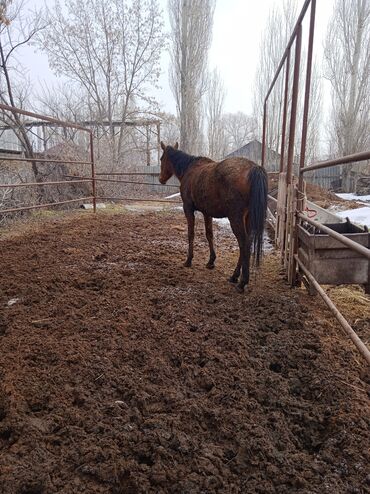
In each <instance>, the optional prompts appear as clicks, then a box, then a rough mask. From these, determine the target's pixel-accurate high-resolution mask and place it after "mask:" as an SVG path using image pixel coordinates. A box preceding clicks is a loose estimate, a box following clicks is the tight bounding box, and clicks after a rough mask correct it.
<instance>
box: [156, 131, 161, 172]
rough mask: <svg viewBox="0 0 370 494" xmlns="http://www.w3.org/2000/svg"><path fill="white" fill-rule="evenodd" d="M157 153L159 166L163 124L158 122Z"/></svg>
mask: <svg viewBox="0 0 370 494" xmlns="http://www.w3.org/2000/svg"><path fill="white" fill-rule="evenodd" d="M157 153H158V166H160V165H161V124H160V123H157Z"/></svg>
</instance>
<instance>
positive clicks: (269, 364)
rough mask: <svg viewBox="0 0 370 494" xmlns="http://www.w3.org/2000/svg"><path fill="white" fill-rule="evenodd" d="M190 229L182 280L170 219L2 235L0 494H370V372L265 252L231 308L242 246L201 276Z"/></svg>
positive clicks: (88, 222)
mask: <svg viewBox="0 0 370 494" xmlns="http://www.w3.org/2000/svg"><path fill="white" fill-rule="evenodd" d="M197 228H198V235H197V237H196V248H195V260H194V266H193V268H192V269H187V268H184V267H183V266H182V262H183V261H184V259H185V253H186V231H185V221H184V218H183V215H182V213H181V212H180V211H168V210H165V211H157V212H155V211H151V210H150V209H148V210H147V211H142V212H137V211H134V210H133V208H130V209H126V210H125V211H123V212H120V213H115V214H112V213H109V212H99V214H98V215H97V217H96V218H94V217H93V214H92V213H91V212H85V213H79V214H74V215H71V216H65V217H63V218H61V219H59V218H48V219H45V221H44V220H43V221H41V222H40V221H39V222H38V223H37V224H35V225H32V224H31V226H28V227H27V228H23V229H21V231H20V232H19V233H15V234H12V235H9V234H6V235H3V238H2V240H1V244H0V245H1V248H0V264H1V275H0V276H1V279H0V290H1V292H0V346H1V353H0V492H1V493H4V494H13V493H14V494H54V493H63V494H72V493H73V494H79V493H88V494H90V493H92V494H95V493H112V494H118V493H122V494H139V493H159V494H160V493H163V494H164V493H179V494H193V493H194V494H196V493H204V494H205V493H225V494H236V493H243V494H249V493H250V494H252V493H260V494H269V493H271V494H272V493H280V494H286V493H303V494H315V493H317V494H318V493H320V494H333V493H335V494H339V493H350V494H361V493H365V492H370V472H369V470H368V467H369V465H370V454H369V444H370V432H369V431H370V428H369V375H368V373H367V372H366V364H365V363H364V361H363V360H362V359H361V357H360V355H359V354H358V353H357V352H356V351H355V350H354V349H353V347H352V344H351V343H350V342H349V340H348V339H347V337H346V336H345V335H344V334H343V333H342V332H341V330H340V328H339V327H338V325H337V324H336V323H335V322H334V320H333V319H332V317H331V316H330V314H329V312H328V311H327V310H326V309H325V308H324V306H323V304H322V303H321V302H320V300H319V299H317V298H311V297H309V296H308V295H307V293H306V292H305V291H304V290H303V289H294V290H292V289H290V288H289V287H288V286H287V284H286V282H285V280H284V277H283V274H282V272H281V270H280V267H279V260H278V258H277V257H276V255H275V254H274V253H270V254H268V255H267V256H266V257H265V259H264V263H263V267H262V269H261V270H260V271H259V272H258V273H256V274H255V275H253V276H252V280H251V284H250V288H249V290H248V291H247V292H246V293H245V294H244V295H239V294H238V293H236V291H235V289H234V287H233V286H232V285H230V284H229V283H228V282H227V281H226V278H227V276H229V275H230V273H231V271H232V269H233V267H234V263H235V262H236V257H237V252H236V242H235V239H234V238H233V237H232V236H231V235H230V233H229V232H228V231H227V230H225V228H224V227H220V226H219V227H217V228H216V237H217V245H218V254H219V257H218V259H217V261H216V263H217V267H216V269H215V270H213V271H209V270H207V269H206V268H205V264H206V261H207V245H206V242H205V239H204V235H203V225H202V224H201V222H200V221H198V227H197ZM359 293H360V295H359V297H360V298H359V299H358V300H359V302H356V301H355V302H354V303H353V304H352V305H351V304H347V305H346V307H345V315H346V316H347V317H348V318H349V320H350V322H351V323H353V325H354V327H355V328H356V330H357V331H358V334H359V335H360V336H361V337H362V338H363V339H364V340H365V341H366V340H367V341H368V340H369V336H370V335H369V322H370V309H369V303H368V302H369V299H368V298H367V297H366V296H365V295H364V294H363V293H361V292H359ZM355 300H357V299H355Z"/></svg>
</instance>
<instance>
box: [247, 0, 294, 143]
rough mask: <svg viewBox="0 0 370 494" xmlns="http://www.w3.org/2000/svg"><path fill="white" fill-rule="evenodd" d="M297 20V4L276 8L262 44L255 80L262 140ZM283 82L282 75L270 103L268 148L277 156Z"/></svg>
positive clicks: (286, 3) (288, 1)
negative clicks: (265, 110)
mask: <svg viewBox="0 0 370 494" xmlns="http://www.w3.org/2000/svg"><path fill="white" fill-rule="evenodd" d="M296 16H297V7H296V3H295V2H293V0H284V2H282V3H280V4H279V5H275V6H274V7H273V8H272V10H271V11H270V13H269V16H268V18H267V21H266V26H265V30H264V32H263V35H262V38H261V44H260V63H259V65H258V68H257V71H256V76H255V90H254V103H253V106H254V108H253V114H254V117H255V119H256V122H257V124H258V134H259V136H260V137H261V136H262V121H263V105H264V99H265V96H266V93H267V91H268V88H269V86H270V84H271V82H272V79H273V77H274V74H275V72H276V69H277V67H278V65H279V62H280V60H281V57H282V56H283V53H284V50H285V47H286V45H287V43H288V40H289V38H290V35H291V32H292V30H293V27H294V23H295V19H296ZM283 79H284V78H283V71H282V72H281V75H280V77H279V79H278V81H277V84H276V86H275V89H274V90H273V92H272V93H271V95H270V97H269V100H268V122H267V124H268V130H269V132H268V140H267V146H268V147H269V148H270V149H273V150H275V151H277V152H279V149H278V147H279V139H280V135H279V133H278V132H277V129H278V128H279V126H280V124H281V108H282V103H283V92H282V88H283Z"/></svg>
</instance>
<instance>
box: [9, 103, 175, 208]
mask: <svg viewBox="0 0 370 494" xmlns="http://www.w3.org/2000/svg"><path fill="white" fill-rule="evenodd" d="M0 110H3V111H9V112H10V113H12V114H20V115H24V116H28V117H32V118H37V119H38V120H41V121H46V122H49V123H52V124H54V125H55V126H59V127H64V128H73V129H76V130H80V131H82V132H87V133H88V135H89V155H90V159H89V160H86V161H81V160H66V159H63V158H61V159H48V158H39V157H37V156H35V157H27V158H26V157H22V156H17V157H12V156H9V157H6V158H4V161H10V162H11V161H14V162H19V161H22V162H25V163H30V164H32V163H63V164H67V165H89V166H90V172H88V175H83V176H82V175H76V174H74V175H65V178H66V180H58V181H49V182H48V181H39V182H38V181H36V182H22V183H6V184H0V189H5V188H7V189H14V188H18V187H25V188H29V187H41V186H42V187H43V186H51V185H66V184H81V183H86V182H90V183H91V195H90V196H87V197H79V198H76V199H69V200H65V201H55V202H52V203H51V202H48V203H43V204H31V205H30V204H27V205H24V206H21V207H16V208H15V207H12V208H7V209H2V210H0V214H6V213H17V212H21V211H29V210H33V209H42V208H49V207H53V206H60V205H63V204H71V203H81V202H88V201H92V203H93V211H94V212H96V201H97V200H98V199H99V200H112V201H113V200H114V201H137V202H143V201H145V202H148V201H150V202H167V203H178V201H172V200H162V199H142V198H141V199H138V198H131V197H125V196H122V197H111V196H110V197H108V196H107V195H99V196H98V193H97V183H98V182H101V183H108V182H110V183H120V184H134V185H150V184H148V183H146V182H137V181H135V182H134V181H130V180H119V179H112V178H101V177H100V175H114V176H146V175H153V174H151V173H136V172H125V173H124V172H122V173H118V172H116V173H109V174H108V173H95V162H94V141H93V133H92V130H91V129H90V128H87V127H83V126H81V125H78V124H76V123H73V122H65V121H62V120H59V119H56V118H52V117H49V116H45V115H40V114H37V113H33V112H30V111H26V110H23V109H20V108H16V107H12V106H8V105H4V104H0ZM97 175H98V176H97ZM155 175H158V174H155ZM168 187H174V186H173V185H171V186H170V185H169V186H168Z"/></svg>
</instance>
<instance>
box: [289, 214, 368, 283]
mask: <svg viewBox="0 0 370 494" xmlns="http://www.w3.org/2000/svg"><path fill="white" fill-rule="evenodd" d="M325 226H327V227H329V228H331V229H332V230H334V231H336V232H337V233H341V234H342V235H344V236H345V237H347V238H349V239H350V240H353V241H354V242H356V243H358V244H360V245H362V246H363V247H367V248H370V233H369V232H368V231H367V229H362V228H361V227H359V226H356V225H354V224H353V223H351V222H350V221H348V220H347V221H346V222H345V223H331V224H326V225H325ZM298 238H299V258H300V259H301V260H302V263H303V264H304V266H305V267H306V268H307V269H308V270H309V271H310V272H311V273H312V275H313V276H314V278H315V279H316V280H317V281H318V283H320V284H323V285H344V284H358V285H364V287H365V291H366V293H369V292H370V261H369V259H367V258H366V257H364V256H362V255H361V254H360V253H357V252H355V251H353V250H352V249H350V248H348V247H347V246H346V245H344V244H343V243H342V242H339V241H338V240H336V239H335V238H332V237H331V236H329V235H328V234H326V233H323V232H320V230H319V229H318V228H315V227H314V226H312V225H307V224H303V225H299V227H298Z"/></svg>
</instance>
